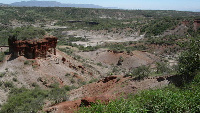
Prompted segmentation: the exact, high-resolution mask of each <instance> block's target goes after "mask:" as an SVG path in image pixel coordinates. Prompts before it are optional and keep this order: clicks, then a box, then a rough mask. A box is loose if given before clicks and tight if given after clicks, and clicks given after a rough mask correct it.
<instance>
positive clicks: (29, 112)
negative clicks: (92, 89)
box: [0, 83, 68, 113]
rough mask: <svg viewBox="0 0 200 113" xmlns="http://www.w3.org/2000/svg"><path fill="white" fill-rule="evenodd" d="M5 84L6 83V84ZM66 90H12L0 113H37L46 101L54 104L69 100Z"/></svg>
mask: <svg viewBox="0 0 200 113" xmlns="http://www.w3.org/2000/svg"><path fill="white" fill-rule="evenodd" d="M4 84H5V83H4ZM67 91H68V90H66V88H58V87H55V88H53V89H51V90H42V89H40V88H38V87H36V88H35V89H32V90H31V89H26V88H19V89H18V88H12V89H11V92H10V94H9V98H8V101H7V103H5V104H3V105H2V109H1V111H0V113H37V112H38V111H39V110H41V109H42V106H43V105H44V100H49V101H51V102H52V104H56V103H60V102H63V101H66V100H68V96H67Z"/></svg>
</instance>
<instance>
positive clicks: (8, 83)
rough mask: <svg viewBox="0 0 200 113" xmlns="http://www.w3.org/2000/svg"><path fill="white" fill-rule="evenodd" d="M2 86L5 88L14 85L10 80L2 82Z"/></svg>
mask: <svg viewBox="0 0 200 113" xmlns="http://www.w3.org/2000/svg"><path fill="white" fill-rule="evenodd" d="M4 86H5V87H6V88H13V87H14V85H13V83H12V82H5V83H4Z"/></svg>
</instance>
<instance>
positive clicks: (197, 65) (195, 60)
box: [178, 37, 200, 81]
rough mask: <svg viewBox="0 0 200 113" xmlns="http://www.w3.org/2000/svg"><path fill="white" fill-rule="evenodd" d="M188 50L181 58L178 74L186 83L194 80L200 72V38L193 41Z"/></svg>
mask: <svg viewBox="0 0 200 113" xmlns="http://www.w3.org/2000/svg"><path fill="white" fill-rule="evenodd" d="M187 47H188V48H187V50H186V51H185V52H183V53H182V54H181V55H180V57H179V64H178V67H179V68H178V72H179V75H181V76H182V78H183V79H184V81H188V80H189V79H191V78H193V77H194V76H195V75H196V73H197V72H198V71H200V49H199V48H200V38H199V37H196V38H195V39H191V40H190V42H189V43H188V45H187Z"/></svg>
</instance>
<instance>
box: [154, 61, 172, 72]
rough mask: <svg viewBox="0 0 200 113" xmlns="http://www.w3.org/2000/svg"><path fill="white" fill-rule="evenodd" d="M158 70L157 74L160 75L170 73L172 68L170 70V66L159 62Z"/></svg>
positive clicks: (157, 64)
mask: <svg viewBox="0 0 200 113" xmlns="http://www.w3.org/2000/svg"><path fill="white" fill-rule="evenodd" d="M156 68H157V70H156V73H158V74H159V73H162V74H163V73H168V72H170V68H169V66H168V64H167V63H165V62H157V63H156Z"/></svg>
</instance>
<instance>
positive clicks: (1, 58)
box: [0, 52, 5, 62]
mask: <svg viewBox="0 0 200 113" xmlns="http://www.w3.org/2000/svg"><path fill="white" fill-rule="evenodd" d="M4 57H5V54H4V52H0V62H2V61H3V60H4Z"/></svg>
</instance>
